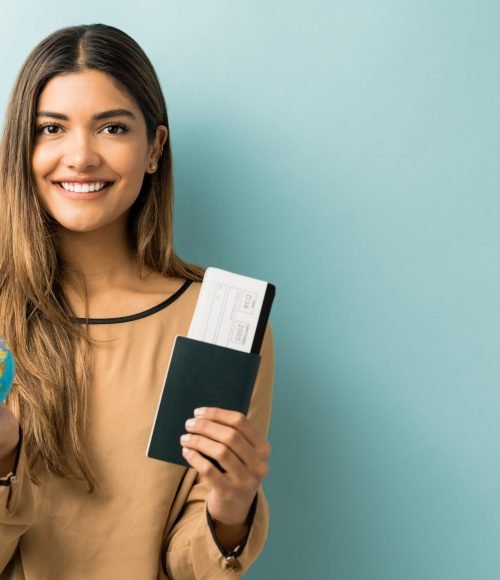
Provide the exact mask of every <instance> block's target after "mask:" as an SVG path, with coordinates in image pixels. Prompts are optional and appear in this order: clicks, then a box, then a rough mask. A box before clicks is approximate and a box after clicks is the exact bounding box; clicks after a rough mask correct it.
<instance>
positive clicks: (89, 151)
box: [64, 131, 101, 173]
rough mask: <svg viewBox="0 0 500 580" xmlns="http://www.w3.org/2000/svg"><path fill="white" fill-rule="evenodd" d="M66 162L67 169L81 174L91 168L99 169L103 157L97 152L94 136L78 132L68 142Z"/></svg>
mask: <svg viewBox="0 0 500 580" xmlns="http://www.w3.org/2000/svg"><path fill="white" fill-rule="evenodd" d="M64 161H65V164H66V166H67V167H70V168H72V169H74V170H75V171H78V172H79V173H81V172H83V171H85V170H86V169H88V168H91V167H98V166H99V165H100V163H101V156H100V154H99V152H98V150H97V146H96V143H95V142H94V139H93V136H92V135H90V134H89V133H87V132H83V131H82V132H78V133H75V135H74V136H73V137H72V139H70V140H69V142H66V153H65V155H64Z"/></svg>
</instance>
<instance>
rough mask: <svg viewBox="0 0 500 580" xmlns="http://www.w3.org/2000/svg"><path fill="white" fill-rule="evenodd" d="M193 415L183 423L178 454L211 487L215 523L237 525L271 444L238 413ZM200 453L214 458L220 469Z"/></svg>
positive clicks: (213, 411)
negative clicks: (180, 451)
mask: <svg viewBox="0 0 500 580" xmlns="http://www.w3.org/2000/svg"><path fill="white" fill-rule="evenodd" d="M194 415H195V416H194V419H189V420H188V421H186V430H187V431H188V434H186V435H183V436H182V437H181V445H182V453H183V455H184V457H185V459H186V461H187V462H188V463H189V464H190V465H191V466H192V467H193V468H194V469H196V471H198V472H199V473H200V474H201V475H203V476H204V477H205V479H206V480H207V481H208V482H209V484H210V486H211V489H210V491H209V493H208V497H207V509H208V512H209V513H210V515H211V517H212V519H213V520H215V522H216V523H217V522H219V523H220V524H223V525H224V526H228V527H233V526H234V527H237V526H243V525H245V524H246V521H247V518H248V513H249V510H250V507H251V505H252V502H253V500H254V498H255V494H256V493H257V490H258V488H259V485H260V483H261V481H262V480H263V479H264V477H265V476H266V474H267V472H268V469H269V468H268V462H269V456H270V454H271V446H270V444H269V443H268V442H267V441H266V440H265V439H264V437H262V435H261V434H260V433H259V432H258V431H257V429H255V427H254V426H253V425H252V424H251V423H250V421H249V420H248V419H247V417H246V416H245V415H243V414H242V413H238V412H237V411H228V410H227V409H219V408H216V407H206V408H205V407H204V408H200V409H195V411H194ZM202 454H204V455H206V456H208V457H211V458H212V459H215V460H216V461H217V462H218V463H219V465H220V466H221V467H222V468H223V469H224V470H225V473H222V472H221V471H220V470H219V469H218V468H217V467H216V466H215V465H213V463H212V462H211V461H209V460H208V459H206V458H205V457H203V455H202Z"/></svg>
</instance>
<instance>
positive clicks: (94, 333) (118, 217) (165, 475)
mask: <svg viewBox="0 0 500 580" xmlns="http://www.w3.org/2000/svg"><path fill="white" fill-rule="evenodd" d="M0 196H1V200H2V203H1V206H0V209H1V211H0V240H1V244H0V336H5V337H6V338H7V340H8V341H9V344H10V346H11V349H12V351H13V354H14V357H15V360H16V368H17V375H16V380H15V383H14V386H13V389H12V391H11V393H10V395H9V397H8V398H7V400H6V404H5V405H1V406H0V577H1V578H9V579H16V580H18V579H21V578H24V579H26V580H44V579H49V580H57V579H61V580H76V579H78V580H80V579H83V578H85V579H98V580H99V579H102V580H109V579H111V578H119V579H120V580H128V579H130V580H155V579H159V578H172V579H176V580H182V579H190V578H230V577H231V578H234V577H238V576H240V575H242V574H243V573H244V572H245V571H246V570H247V569H248V567H249V565H250V564H251V563H252V562H253V561H254V560H255V558H256V557H257V555H258V553H259V552H260V550H261V549H262V547H263V543H264V540H265V537H266V533H267V522H268V510H267V505H266V501H265V497H264V495H263V493H262V490H261V487H260V484H261V481H262V479H263V477H264V476H265V474H266V472H267V469H268V459H269V453H270V446H269V444H268V443H267V441H266V434H267V430H268V426H269V416H270V407H271V385H272V375H273V353H272V339H271V336H270V332H269V331H267V332H266V337H265V339H264V345H263V349H262V353H261V354H262V360H261V366H260V369H259V374H258V377H257V381H256V384H255V387H254V392H253V396H252V401H251V405H250V411H249V413H248V418H247V417H245V416H244V415H242V414H240V413H236V412H233V411H228V410H224V409H217V408H205V409H198V410H196V411H195V410H193V418H192V419H191V420H190V421H188V422H187V424H186V436H184V437H183V438H182V440H181V441H180V442H179V445H182V447H183V454H184V457H185V458H186V460H187V462H188V463H189V465H190V466H191V467H190V468H184V467H182V466H178V465H174V464H169V463H164V462H161V461H156V460H153V459H150V458H147V457H146V448H147V443H148V439H149V434H150V430H151V426H152V423H153V420H154V417H155V412H156V406H157V404H158V400H159V396H160V393H161V388H162V383H163V379H164V374H165V369H166V366H167V364H168V359H169V355H170V352H171V348H172V344H173V340H174V338H175V336H176V335H178V334H181V335H183V334H184V335H185V334H186V333H187V330H188V327H189V324H190V320H191V316H192V313H193V310H194V307H195V303H196V299H197V296H198V292H199V288H200V280H201V278H202V275H203V271H202V270H201V269H200V268H198V267H196V266H193V265H191V264H187V263H185V262H183V261H182V260H181V259H180V258H179V257H178V256H177V255H176V254H175V252H174V251H173V249H172V158H171V150H170V135H169V128H168V119H167V112H166V107H165V101H164V98H163V95H162V91H161V88H160V85H159V82H158V79H157V77H156V74H155V72H154V69H153V67H152V65H151V63H150V62H149V60H148V59H147V57H146V56H145V54H144V52H143V51H142V49H141V48H140V47H139V46H138V45H137V43H136V42H135V41H134V40H132V39H131V38H130V37H129V36H128V35H126V34H125V33H123V32H121V31H120V30H117V29H116V28H113V27H110V26H105V25H101V24H97V25H90V26H76V27H70V28H65V29H62V30H59V31H57V32H55V33H54V34H52V35H50V36H49V37H48V38H46V39H45V40H43V41H42V42H41V43H40V44H39V45H38V46H37V47H36V48H35V49H34V50H33V52H32V53H31V54H30V55H29V57H28V58H27V60H26V62H25V64H24V66H23V67H22V69H21V71H20V73H19V76H18V79H17V81H16V84H15V87H14V90H13V92H12V96H11V99H10V103H9V106H8V111H7V116H6V120H5V126H4V134H3V138H2V143H1V150H0ZM207 457H209V458H213V459H215V460H217V461H218V462H219V464H220V465H222V467H223V468H224V470H225V471H224V472H221V471H219V470H218V469H217V468H216V467H215V466H214V465H213V463H212V462H211V461H209V460H208V459H207Z"/></svg>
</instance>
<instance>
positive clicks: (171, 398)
mask: <svg viewBox="0 0 500 580" xmlns="http://www.w3.org/2000/svg"><path fill="white" fill-rule="evenodd" d="M260 359H261V357H260V355H259V354H258V353H254V352H252V353H247V352H242V351H238V350H234V349H232V348H228V347H225V346H218V345H215V344H210V343H208V342H202V341H199V340H194V339H192V338H187V337H185V336H178V337H177V338H176V340H175V343H174V347H173V350H172V355H171V358H170V364H169V367H168V370H167V376H166V378H165V384H164V386H163V392H162V395H161V398H160V403H159V406H158V410H157V414H156V418H155V422H154V425H153V429H152V432H151V438H150V441H149V446H148V452H147V455H148V457H151V458H153V459H161V460H163V461H168V462H170V463H177V464H179V465H185V466H187V465H188V463H187V462H186V460H185V459H184V457H183V456H182V448H181V444H180V437H181V435H182V434H183V433H186V428H185V422H186V420H187V419H190V418H191V417H193V411H194V409H195V408H197V407H222V408H224V409H230V410H232V411H240V412H241V413H244V414H246V413H247V411H248V407H249V405H250V398H251V396H252V390H253V386H254V383H255V379H256V377H257V371H258V370H259V364H260Z"/></svg>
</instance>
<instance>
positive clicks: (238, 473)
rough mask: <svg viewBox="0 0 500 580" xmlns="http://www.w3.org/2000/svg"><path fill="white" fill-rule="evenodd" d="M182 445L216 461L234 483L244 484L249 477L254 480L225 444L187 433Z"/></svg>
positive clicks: (182, 439)
mask: <svg viewBox="0 0 500 580" xmlns="http://www.w3.org/2000/svg"><path fill="white" fill-rule="evenodd" d="M181 445H182V446H183V447H187V448H189V449H194V450H195V451H198V452H199V453H203V455H206V456H207V457H210V458H212V459H215V461H217V463H218V464H219V465H220V466H221V467H222V468H223V469H224V470H225V471H226V474H225V475H226V478H227V477H229V478H230V479H231V480H232V481H233V482H234V483H240V482H244V481H246V480H247V479H248V478H249V476H250V477H252V478H253V476H252V475H251V474H249V473H248V470H247V469H246V467H245V465H244V464H243V463H242V462H241V461H240V459H239V458H238V457H237V456H236V455H235V454H234V453H233V452H232V450H231V449H229V447H226V445H224V444H223V443H219V442H218V441H213V440H212V439H208V438H207V437H203V435H194V434H191V433H186V434H185V435H183V436H182V437H181Z"/></svg>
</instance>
